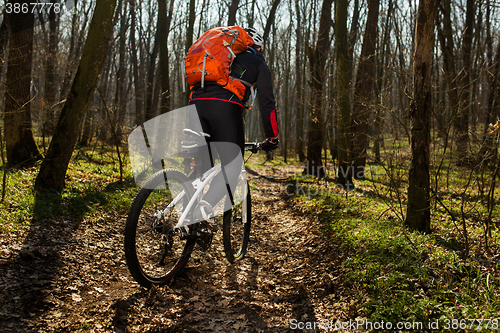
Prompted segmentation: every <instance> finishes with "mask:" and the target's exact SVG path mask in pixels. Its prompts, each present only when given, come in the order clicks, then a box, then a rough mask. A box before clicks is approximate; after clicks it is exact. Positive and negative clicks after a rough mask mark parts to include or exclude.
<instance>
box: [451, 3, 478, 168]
mask: <svg viewBox="0 0 500 333" xmlns="http://www.w3.org/2000/svg"><path fill="white" fill-rule="evenodd" d="M473 30H474V0H467V9H466V14H465V29H464V33H463V38H462V41H463V44H462V54H463V70H461V71H460V73H461V74H462V91H461V95H460V101H459V103H460V106H459V108H458V114H457V117H456V118H455V120H456V122H455V127H456V130H457V159H458V161H457V162H458V163H459V164H464V163H465V164H469V161H468V156H469V114H470V107H471V104H470V95H471V82H470V71H471V63H472V55H471V53H472V52H471V51H472V36H473Z"/></svg>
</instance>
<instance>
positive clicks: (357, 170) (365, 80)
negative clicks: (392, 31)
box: [352, 0, 380, 179]
mask: <svg viewBox="0 0 500 333" xmlns="http://www.w3.org/2000/svg"><path fill="white" fill-rule="evenodd" d="M379 4H380V0H369V2H368V18H367V19H366V28H365V34H364V37H363V46H362V49H361V56H360V60H359V67H358V75H357V77H356V86H355V88H354V107H353V111H352V113H353V114H352V130H353V133H354V145H353V152H352V153H353V161H354V165H353V168H354V170H353V173H354V177H355V178H356V179H365V165H366V157H367V153H366V148H367V144H368V119H369V117H370V109H371V108H372V105H373V104H374V103H373V98H372V91H373V78H374V70H375V48H376V43H377V32H378V31H377V27H378V12H379Z"/></svg>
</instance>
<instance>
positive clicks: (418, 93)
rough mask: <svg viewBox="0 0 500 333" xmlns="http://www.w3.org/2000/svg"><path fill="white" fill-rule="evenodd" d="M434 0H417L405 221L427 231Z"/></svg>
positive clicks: (429, 210)
mask: <svg viewBox="0 0 500 333" xmlns="http://www.w3.org/2000/svg"><path fill="white" fill-rule="evenodd" d="M436 9H437V0H420V2H419V6H418V12H417V25H416V28H415V53H414V57H413V101H412V105H411V109H410V115H409V116H410V124H411V151H412V157H411V166H410V172H409V179H408V181H409V184H408V206H407V214H406V221H405V224H406V225H407V226H408V227H410V228H411V229H416V230H420V231H423V232H430V221H431V220H430V219H431V206H430V175H429V170H430V148H429V146H430V125H431V122H430V119H431V113H432V107H433V106H432V80H431V72H432V54H433V44H434V27H435V25H434V19H435V17H436Z"/></svg>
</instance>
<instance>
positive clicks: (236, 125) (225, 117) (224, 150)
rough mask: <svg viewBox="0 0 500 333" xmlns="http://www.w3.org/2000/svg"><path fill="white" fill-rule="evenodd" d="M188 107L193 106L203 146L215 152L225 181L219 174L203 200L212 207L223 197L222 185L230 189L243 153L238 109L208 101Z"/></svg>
mask: <svg viewBox="0 0 500 333" xmlns="http://www.w3.org/2000/svg"><path fill="white" fill-rule="evenodd" d="M189 104H194V105H196V109H197V111H198V116H199V119H200V123H201V128H202V129H203V132H205V133H207V134H210V138H208V139H207V142H208V143H209V145H210V147H211V151H214V150H216V151H217V153H218V155H219V158H220V160H221V164H222V167H223V170H224V171H225V176H226V178H227V179H224V175H223V173H222V172H221V173H219V174H218V175H217V176H216V177H215V178H214V179H213V181H212V183H211V185H210V189H209V190H208V192H207V193H206V194H205V196H204V197H203V200H205V201H207V202H208V203H209V204H210V205H212V206H215V205H216V204H217V203H218V202H219V201H220V200H221V199H222V198H223V197H224V195H226V194H227V186H226V184H227V183H226V182H228V183H229V184H230V187H231V189H234V187H235V186H236V183H237V181H238V176H239V174H240V172H241V167H242V162H243V153H244V150H245V132H244V128H243V118H242V115H241V111H242V106H241V105H240V104H237V103H234V102H230V101H225V100H220V99H212V98H206V99H205V98H200V99H194V100H191V101H190V103H189ZM214 148H215V149H214Z"/></svg>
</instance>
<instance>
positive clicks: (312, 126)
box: [304, 0, 333, 177]
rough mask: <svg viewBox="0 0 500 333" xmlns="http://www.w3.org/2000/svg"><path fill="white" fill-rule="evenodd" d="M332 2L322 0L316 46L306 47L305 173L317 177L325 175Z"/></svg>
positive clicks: (330, 0)
mask: <svg viewBox="0 0 500 333" xmlns="http://www.w3.org/2000/svg"><path fill="white" fill-rule="evenodd" d="M332 2H333V0H324V1H323V7H322V9H321V17H320V21H319V34H318V42H317V44H316V48H314V49H313V48H312V47H311V46H309V47H308V50H307V51H308V56H309V63H310V70H311V114H310V116H309V130H308V133H307V162H308V165H307V166H306V169H305V170H304V173H305V174H308V175H315V176H317V177H324V176H325V168H324V167H323V162H322V157H321V150H322V148H323V138H324V133H323V131H324V126H323V125H324V115H323V105H322V100H323V98H322V97H323V80H324V79H325V76H324V70H325V64H326V57H327V55H328V48H329V39H330V27H331V25H330V22H331V21H332Z"/></svg>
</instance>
